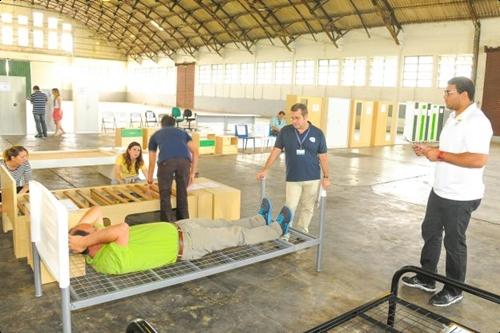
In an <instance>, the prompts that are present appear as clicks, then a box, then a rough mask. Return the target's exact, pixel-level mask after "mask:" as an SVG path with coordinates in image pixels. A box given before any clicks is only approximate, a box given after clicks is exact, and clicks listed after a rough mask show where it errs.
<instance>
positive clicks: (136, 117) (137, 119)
mask: <svg viewBox="0 0 500 333" xmlns="http://www.w3.org/2000/svg"><path fill="white" fill-rule="evenodd" d="M135 125H139V128H141V127H142V115H141V113H140V112H132V113H131V114H130V124H129V127H135Z"/></svg>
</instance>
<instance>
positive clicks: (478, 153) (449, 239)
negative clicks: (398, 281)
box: [403, 77, 493, 306]
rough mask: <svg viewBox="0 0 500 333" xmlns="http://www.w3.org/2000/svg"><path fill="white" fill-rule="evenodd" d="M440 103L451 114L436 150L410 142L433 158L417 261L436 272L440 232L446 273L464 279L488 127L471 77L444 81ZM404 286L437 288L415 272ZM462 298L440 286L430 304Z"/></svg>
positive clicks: (479, 196) (480, 191)
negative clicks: (429, 191)
mask: <svg viewBox="0 0 500 333" xmlns="http://www.w3.org/2000/svg"><path fill="white" fill-rule="evenodd" d="M444 101H445V103H446V107H447V108H449V109H451V110H454V112H453V113H451V114H450V117H449V118H448V120H447V121H446V124H445V125H444V127H443V130H442V132H441V135H440V137H439V148H435V147H430V146H428V145H425V144H415V145H414V146H413V150H414V151H415V153H416V154H417V155H418V156H425V157H427V159H428V160H429V161H433V162H436V170H435V177H434V185H433V187H432V190H431V193H430V195H429V199H428V202H427V209H426V212H425V218H424V221H423V222H422V238H423V239H424V242H425V244H424V247H423V248H422V253H421V256H420V264H421V265H422V268H423V269H424V270H427V271H430V272H433V273H436V272H437V264H438V262H439V256H440V253H441V243H442V240H443V230H444V246H445V249H446V276H447V277H448V278H451V279H454V280H457V281H459V282H464V281H465V272H466V268H467V244H466V241H465V232H466V230H467V226H468V224H469V220H470V217H471V214H472V212H473V211H474V210H476V209H477V208H478V207H479V204H480V202H481V199H482V197H483V194H484V183H483V172H484V166H485V165H486V162H487V160H488V153H489V148H490V141H491V137H492V135H493V130H492V128H491V123H490V121H489V120H488V118H487V117H486V116H485V115H484V113H483V112H482V111H481V110H480V109H479V108H478V107H477V106H476V104H475V103H474V84H473V82H472V81H471V80H470V79H468V78H465V77H455V78H452V79H451V80H449V81H448V87H447V88H446V90H445V91H444ZM403 284H405V285H407V286H409V287H413V288H418V289H422V290H425V291H428V292H434V291H436V290H437V288H436V282H435V281H434V280H430V279H429V278H426V277H424V276H420V275H418V274H417V275H415V276H412V277H403ZM462 298H463V296H462V292H461V290H459V289H457V288H453V287H451V286H448V285H445V286H444V287H443V289H442V290H441V291H440V292H438V293H436V294H435V295H433V296H432V297H431V299H430V301H429V303H430V304H432V305H435V306H448V305H451V304H454V303H456V302H459V301H461V300H462Z"/></svg>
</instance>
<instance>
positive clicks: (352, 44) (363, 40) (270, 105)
mask: <svg viewBox="0 0 500 333" xmlns="http://www.w3.org/2000/svg"><path fill="white" fill-rule="evenodd" d="M481 25H482V32H481V41H480V55H479V67H478V80H477V92H476V96H477V98H476V100H478V101H480V100H481V99H482V89H483V81H484V67H485V54H484V46H485V45H487V46H499V45H500V33H498V27H499V26H500V18H493V19H484V20H482V21H481ZM403 29H404V31H403V32H402V33H401V34H400V36H399V38H400V42H401V43H400V44H401V45H396V43H395V42H394V40H393V39H392V38H391V37H390V35H389V32H388V31H387V29H386V28H382V27H381V28H373V29H370V30H369V31H370V35H371V38H368V37H367V35H366V33H365V32H364V30H355V31H350V32H348V33H347V34H346V35H345V36H344V38H343V39H341V40H340V41H339V44H340V47H339V48H336V47H335V46H334V45H333V44H332V43H331V42H330V41H329V40H328V38H327V37H326V36H325V35H322V34H319V35H317V38H318V39H319V41H318V42H316V41H314V40H313V38H312V36H308V35H305V36H302V37H300V38H298V39H297V41H296V42H295V43H294V44H293V45H292V50H293V52H290V51H288V50H287V49H286V48H285V47H284V46H283V45H282V44H280V42H279V41H276V42H275V43H274V44H275V45H274V46H273V45H271V43H270V42H269V41H268V40H263V41H261V42H259V43H258V44H257V46H256V47H255V52H254V54H253V55H252V54H249V53H248V52H246V51H243V50H238V49H236V48H235V47H233V46H232V47H226V48H225V49H224V50H223V57H220V56H218V55H216V54H213V53H210V52H207V51H206V50H205V51H201V52H199V54H198V59H197V65H198V66H199V65H204V64H230V63H245V62H254V63H257V62H261V61H283V60H285V61H296V60H303V59H311V60H319V59H335V58H340V59H341V58H344V57H352V56H364V57H368V58H369V57H371V56H391V55H392V56H398V57H399V77H398V86H397V87H393V88H381V87H370V86H362V87H344V86H318V85H309V86H295V85H228V84H219V85H213V84H210V85H207V84H203V85H202V84H198V83H197V84H196V87H195V108H197V109H203V110H213V111H222V110H223V111H228V112H229V111H230V112H239V113H260V114H263V115H265V116H271V115H273V114H275V113H276V111H278V110H279V109H280V107H278V106H279V105H281V108H282V107H283V106H284V104H285V103H284V101H285V98H286V95H287V94H304V95H312V96H329V97H345V98H360V99H370V100H395V101H400V102H403V101H408V100H422V101H429V102H432V103H442V91H443V88H439V87H437V79H438V61H439V58H438V57H439V56H440V55H450V54H472V52H473V40H474V27H473V24H472V22H471V21H457V22H444V23H428V24H413V25H405V26H404V27H403ZM410 55H411V56H414V55H430V56H434V74H433V75H434V77H433V87H432V88H406V87H402V86H401V82H402V68H403V61H404V56H410ZM293 66H295V63H294V64H293ZM316 66H317V63H316ZM316 70H317V68H316ZM367 74H368V73H367ZM368 78H369V76H368V75H367V81H368Z"/></svg>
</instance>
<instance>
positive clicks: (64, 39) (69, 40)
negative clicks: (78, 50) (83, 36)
mask: <svg viewBox="0 0 500 333" xmlns="http://www.w3.org/2000/svg"><path fill="white" fill-rule="evenodd" d="M61 49H63V50H64V51H68V52H72V51H73V36H72V35H71V32H66V31H65V32H63V33H62V36H61Z"/></svg>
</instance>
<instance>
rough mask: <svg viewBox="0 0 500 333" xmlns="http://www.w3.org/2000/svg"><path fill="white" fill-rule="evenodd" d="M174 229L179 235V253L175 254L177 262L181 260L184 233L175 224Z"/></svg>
mask: <svg viewBox="0 0 500 333" xmlns="http://www.w3.org/2000/svg"><path fill="white" fill-rule="evenodd" d="M174 224H175V223H174ZM175 227H176V228H177V234H178V235H179V251H178V252H177V260H181V259H182V251H183V250H184V233H183V231H182V229H181V228H180V227H179V226H178V225H177V224H175Z"/></svg>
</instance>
